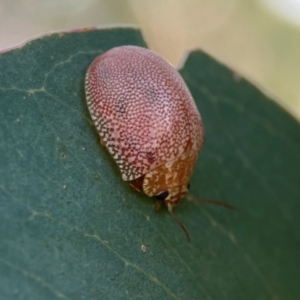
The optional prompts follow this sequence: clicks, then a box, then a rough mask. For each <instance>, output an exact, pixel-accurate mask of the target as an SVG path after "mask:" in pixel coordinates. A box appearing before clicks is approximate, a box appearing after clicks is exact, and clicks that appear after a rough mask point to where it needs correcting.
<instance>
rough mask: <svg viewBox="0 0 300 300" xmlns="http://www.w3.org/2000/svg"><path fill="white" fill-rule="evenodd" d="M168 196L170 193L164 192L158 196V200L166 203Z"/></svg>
mask: <svg viewBox="0 0 300 300" xmlns="http://www.w3.org/2000/svg"><path fill="white" fill-rule="evenodd" d="M168 196H169V192H168V191H162V192H160V193H159V194H158V195H156V199H158V200H160V201H164V200H165V199H166V198H167V197H168Z"/></svg>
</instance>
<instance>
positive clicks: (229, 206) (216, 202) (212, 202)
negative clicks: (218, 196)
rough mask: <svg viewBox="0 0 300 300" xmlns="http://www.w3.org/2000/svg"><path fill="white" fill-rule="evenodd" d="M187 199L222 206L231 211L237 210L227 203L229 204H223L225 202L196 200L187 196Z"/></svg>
mask: <svg viewBox="0 0 300 300" xmlns="http://www.w3.org/2000/svg"><path fill="white" fill-rule="evenodd" d="M186 198H187V199H188V200H191V201H194V202H197V203H210V204H215V205H220V206H224V207H226V208H229V209H231V210H236V207H235V206H233V205H231V204H229V203H227V202H223V201H218V200H211V199H195V198H194V197H193V196H191V195H187V196H186Z"/></svg>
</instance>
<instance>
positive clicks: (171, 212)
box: [168, 204, 191, 242]
mask: <svg viewBox="0 0 300 300" xmlns="http://www.w3.org/2000/svg"><path fill="white" fill-rule="evenodd" d="M168 210H169V213H170V214H171V216H172V217H173V219H174V220H175V221H176V222H177V223H178V224H179V226H180V227H181V229H182V230H183V231H184V233H185V235H186V238H187V240H188V241H189V242H190V241H191V238H190V235H189V233H188V231H187V230H186V228H185V227H184V225H183V224H182V223H181V222H180V220H179V219H178V218H177V216H176V215H175V214H174V213H173V211H172V205H171V204H168Z"/></svg>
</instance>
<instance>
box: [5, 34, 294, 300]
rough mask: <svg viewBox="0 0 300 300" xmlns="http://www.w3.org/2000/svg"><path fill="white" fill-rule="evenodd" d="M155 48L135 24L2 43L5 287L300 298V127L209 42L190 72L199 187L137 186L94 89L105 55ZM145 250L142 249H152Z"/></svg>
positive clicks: (41, 293)
mask: <svg viewBox="0 0 300 300" xmlns="http://www.w3.org/2000/svg"><path fill="white" fill-rule="evenodd" d="M126 44H131V45H139V46H144V47H145V46H146V44H145V42H144V40H143V38H142V36H141V34H140V32H139V31H138V30H136V29H130V28H119V29H117V28H116V29H105V30H96V29H94V30H87V31H83V32H80V31H79V32H70V33H60V34H52V35H49V36H45V37H42V38H38V39H36V40H34V41H31V42H29V43H27V44H26V45H24V46H23V47H21V48H19V49H14V50H11V51H9V52H5V53H2V54H1V55H0V120H1V121H0V294H1V298H2V299H7V300H9V299H33V300H34V299H37V300H40V299H297V297H298V295H299V286H298V280H297V278H298V270H299V267H300V265H299V251H300V230H299V226H300V225H299V212H300V201H299V200H300V192H299V178H300V158H299V153H300V130H299V129H300V126H299V123H298V122H297V121H296V120H294V119H293V118H292V117H291V116H290V115H289V114H288V113H287V112H286V111H284V110H283V109H282V108H281V107H279V106H278V105H277V104H276V103H275V102H274V101H273V100H271V99H269V98H268V97H267V96H265V95H264V94H263V93H262V92H260V91H259V90H258V89H257V88H256V87H255V86H253V85H252V84H250V83H249V82H247V81H246V80H244V79H243V78H240V77H239V76H237V75H236V74H234V73H233V72H232V71H231V70H230V69H228V68H227V67H225V66H224V65H222V64H220V63H218V62H217V61H215V60H214V59H213V58H211V57H210V56H208V55H207V54H205V53H203V52H201V51H194V52H192V53H191V54H190V55H189V56H188V58H187V60H186V63H185V65H184V67H183V68H182V69H181V70H180V73H181V74H182V76H183V78H184V79H185V81H186V83H187V84H188V86H189V88H190V90H191V92H192V94H193V96H194V99H195V101H196V103H197V106H198V108H199V110H200V112H201V115H202V117H203V120H204V125H205V130H206V143H205V145H204V148H203V151H202V153H201V156H200V158H199V160H198V162H197V165H196V168H195V171H194V174H193V176H192V178H191V194H192V195H193V196H194V197H196V198H209V199H217V200H224V201H227V202H229V203H231V204H233V205H235V206H236V207H237V211H236V212H232V211H229V210H226V209H224V208H222V207H217V206H209V205H204V204H199V203H194V202H187V201H183V202H182V204H181V205H180V206H178V207H177V208H176V209H175V212H176V214H177V216H178V217H179V218H180V220H181V221H182V222H183V223H184V225H185V226H186V227H187V229H188V231H189V233H190V235H191V239H192V242H191V243H188V242H187V241H186V238H185V236H184V234H183V232H182V231H181V229H180V227H179V226H178V225H177V224H176V223H175V222H174V220H173V219H172V218H171V217H170V216H169V214H168V212H167V211H166V210H162V211H161V212H159V213H155V212H154V209H153V206H154V201H153V200H152V199H150V198H148V197H146V196H145V195H143V194H140V193H137V192H134V191H132V189H131V188H130V187H129V185H128V183H126V182H123V181H122V179H121V176H120V173H119V171H118V169H117V167H116V165H115V163H114V162H113V160H112V159H111V157H110V156H109V154H108V153H107V151H106V150H105V149H104V148H103V147H102V146H101V145H100V143H99V138H98V136H97V133H96V130H95V128H94V126H93V124H92V122H91V119H90V116H89V113H88V110H87V106H86V103H85V96H84V76H85V72H86V70H87V68H88V66H89V65H90V63H91V62H92V61H93V59H94V58H95V57H96V56H97V55H99V54H100V53H103V52H105V51H107V50H108V49H110V48H113V47H116V46H120V45H126ZM142 248H143V250H142Z"/></svg>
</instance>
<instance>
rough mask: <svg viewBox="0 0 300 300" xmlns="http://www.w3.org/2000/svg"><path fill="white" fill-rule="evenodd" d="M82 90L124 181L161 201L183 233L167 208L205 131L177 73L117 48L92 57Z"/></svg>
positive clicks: (135, 50)
mask: <svg viewBox="0 0 300 300" xmlns="http://www.w3.org/2000/svg"><path fill="white" fill-rule="evenodd" d="M85 89H86V100H87V105H88V108H89V111H90V114H91V117H92V120H93V122H94V124H95V126H96V128H97V131H98V133H99V136H100V139H101V143H102V144H103V145H105V147H106V148H107V149H108V151H109V153H110V154H111V156H112V157H113V159H114V160H115V162H116V163H117V165H118V167H119V169H120V171H121V174H122V178H123V180H125V181H131V185H132V186H133V187H134V188H135V189H137V190H143V191H144V192H145V194H147V195H148V196H150V197H152V196H156V197H157V198H158V199H159V200H161V201H162V202H163V203H164V204H165V205H166V206H167V207H168V210H169V212H170V213H171V214H172V216H173V217H174V218H175V219H176V220H177V222H178V223H179V224H180V225H181V227H182V228H183V229H184V231H185V232H186V230H185V228H184V227H183V225H182V224H181V222H180V221H179V220H178V219H177V217H176V216H175V215H174V214H173V213H172V209H173V207H174V206H176V205H177V204H179V202H180V201H181V199H182V197H183V196H184V195H185V194H186V193H187V191H188V181H189V178H190V176H191V173H192V170H193V167H194V165H195V163H196V160H197V157H198V155H199V152H200V149H201V147H202V145H203V141H204V130H203V125H202V121H201V116H200V114H199V111H198V109H197V107H196V104H195V102H194V100H193V98H192V96H191V94H190V92H189V90H188V88H187V86H186V84H185V83H184V81H183V79H182V78H181V76H180V75H179V73H178V72H177V71H176V70H175V69H174V68H173V67H172V66H171V65H170V64H169V63H168V62H167V61H165V60H164V59H163V58H161V57H160V56H159V55H157V54H156V53H154V52H153V51H150V50H148V49H144V48H141V47H136V46H123V47H117V48H113V49H111V50H109V51H107V52H105V53H104V54H102V55H100V56H98V57H97V58H96V59H95V60H94V61H93V63H92V64H91V66H90V67H89V69H88V71H87V74H86V86H85ZM186 234H187V236H188V233H187V232H186ZM188 238H189V236H188Z"/></svg>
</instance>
